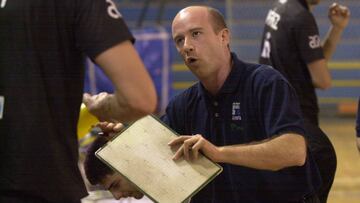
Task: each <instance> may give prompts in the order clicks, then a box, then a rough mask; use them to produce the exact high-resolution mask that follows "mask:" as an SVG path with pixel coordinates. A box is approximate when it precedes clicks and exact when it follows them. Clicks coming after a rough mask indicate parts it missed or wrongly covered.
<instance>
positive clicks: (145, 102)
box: [83, 41, 157, 122]
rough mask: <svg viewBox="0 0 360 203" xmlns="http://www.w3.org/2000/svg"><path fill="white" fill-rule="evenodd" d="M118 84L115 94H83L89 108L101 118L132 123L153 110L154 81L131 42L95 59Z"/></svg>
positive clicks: (115, 84) (121, 44)
mask: <svg viewBox="0 0 360 203" xmlns="http://www.w3.org/2000/svg"><path fill="white" fill-rule="evenodd" d="M95 62H96V63H97V64H98V65H99V66H100V67H102V69H103V70H104V72H105V74H106V75H107V76H108V77H109V78H110V80H111V81H112V83H113V84H114V87H115V94H113V95H112V94H106V93H103V94H100V95H95V96H92V97H90V96H89V95H84V99H83V101H84V103H85V105H86V106H87V107H88V109H89V111H90V112H91V113H93V114H94V115H96V116H97V117H98V118H99V119H100V120H107V121H118V122H130V121H134V120H136V119H138V118H141V117H143V116H145V115H147V114H149V113H152V112H154V110H155V108H156V103H157V97H156V92H155V87H154V84H153V83H152V80H151V78H150V76H149V74H148V72H147V71H146V69H145V67H144V64H143V63H142V61H141V59H140V57H139V55H138V53H137V52H136V50H135V48H134V47H133V45H132V44H131V42H130V41H126V42H123V43H120V44H118V45H116V46H114V47H112V48H110V49H108V50H106V51H105V52H103V53H101V54H100V55H99V56H97V57H96V58H95Z"/></svg>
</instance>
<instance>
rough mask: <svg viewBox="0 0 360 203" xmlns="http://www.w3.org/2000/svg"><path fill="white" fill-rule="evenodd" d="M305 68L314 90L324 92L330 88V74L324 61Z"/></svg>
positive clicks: (315, 62) (321, 60) (310, 64)
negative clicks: (307, 70)
mask: <svg viewBox="0 0 360 203" xmlns="http://www.w3.org/2000/svg"><path fill="white" fill-rule="evenodd" d="M307 67H308V69H309V72H310V75H311V80H312V83H313V85H314V87H315V88H319V89H322V90H325V89H328V88H330V87H331V74H330V71H329V69H328V66H327V62H326V60H325V59H320V60H317V61H314V62H312V63H309V64H307Z"/></svg>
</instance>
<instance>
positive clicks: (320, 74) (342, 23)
mask: <svg viewBox="0 0 360 203" xmlns="http://www.w3.org/2000/svg"><path fill="white" fill-rule="evenodd" d="M328 16H329V19H330V22H331V24H332V25H331V27H330V29H329V32H328V34H327V36H326V37H325V40H324V43H323V51H324V57H325V59H321V60H317V61H314V62H312V63H310V64H307V66H308V68H309V71H310V74H311V78H312V82H313V85H314V87H315V88H319V89H323V90H325V89H328V88H330V87H331V75H330V71H329V69H328V66H327V62H328V61H329V60H330V59H331V57H332V55H333V54H334V52H335V49H336V46H337V44H338V43H339V41H340V38H341V35H342V32H343V30H344V29H345V28H346V26H347V25H348V23H349V19H350V11H349V9H348V8H347V7H344V6H341V5H339V4H336V3H334V4H332V5H331V6H330V8H329V13H328Z"/></svg>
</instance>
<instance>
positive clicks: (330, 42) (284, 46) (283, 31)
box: [259, 0, 350, 203]
mask: <svg viewBox="0 0 360 203" xmlns="http://www.w3.org/2000/svg"><path fill="white" fill-rule="evenodd" d="M318 3H320V0H277V1H276V2H275V4H274V7H273V8H271V9H270V10H269V13H268V15H267V18H266V24H265V28H264V33H263V38H262V48H261V53H260V61H259V62H260V63H261V64H268V65H271V66H272V67H274V68H275V69H277V70H278V71H279V72H281V73H282V74H283V75H284V77H286V79H287V80H288V81H289V82H290V84H291V85H292V86H293V87H294V88H295V91H296V93H297V95H298V97H299V98H298V99H299V103H300V107H301V111H302V114H303V116H304V118H305V130H306V133H307V134H308V135H309V136H308V140H309V147H310V150H311V152H312V153H313V155H314V158H315V162H316V163H317V165H318V168H319V170H320V174H321V178H322V186H321V188H320V189H319V191H318V195H319V198H320V200H321V202H323V203H325V202H326V201H327V196H328V193H329V191H330V189H331V186H332V183H333V180H334V176H335V171H336V154H335V150H334V147H333V145H332V144H331V142H330V140H329V138H328V137H327V136H326V135H325V133H324V132H323V131H322V130H321V129H320V127H319V118H318V112H319V107H318V103H317V98H316V93H315V88H319V89H327V88H329V87H330V86H331V75H330V72H329V69H328V67H327V63H328V61H329V60H330V59H331V57H332V55H333V53H334V51H335V49H336V45H337V44H338V42H339V41H340V38H341V34H342V32H343V30H344V29H345V27H346V26H347V25H348V22H349V16H350V12H349V10H348V8H346V7H344V6H342V5H339V4H335V3H334V4H332V5H331V6H330V8H329V11H328V16H329V19H330V22H331V28H330V30H329V32H328V35H327V36H326V38H325V40H324V42H323V43H321V40H320V36H319V30H318V26H317V24H316V21H315V18H314V16H313V14H312V13H311V10H312V9H313V7H314V6H316V5H317V4H318Z"/></svg>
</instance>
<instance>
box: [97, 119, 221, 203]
mask: <svg viewBox="0 0 360 203" xmlns="http://www.w3.org/2000/svg"><path fill="white" fill-rule="evenodd" d="M176 136H178V135H177V133H175V132H174V131H172V130H171V129H170V128H169V127H167V126H166V125H165V124H164V123H162V122H161V121H160V120H158V119H157V118H155V117H154V116H151V115H149V116H146V117H143V118H141V119H139V120H138V121H136V122H134V123H133V124H131V125H130V126H129V127H127V128H126V129H124V130H123V131H122V132H120V133H119V134H117V135H116V136H114V138H112V139H111V140H110V141H109V142H108V143H107V144H106V145H105V146H103V147H102V148H100V149H99V150H97V151H96V153H95V155H96V156H97V157H98V158H99V159H100V160H102V161H103V162H104V163H105V164H107V165H108V166H110V167H111V168H112V169H113V170H115V171H117V172H119V173H120V174H121V175H123V176H124V177H125V178H126V179H128V180H129V181H130V182H132V183H133V184H134V185H135V186H136V187H137V188H138V189H139V190H140V191H142V192H143V193H144V194H145V195H146V196H148V197H149V198H150V199H152V200H153V201H154V202H161V203H162V202H174V203H176V202H185V201H187V200H188V199H189V198H190V197H191V196H193V195H194V194H195V193H197V192H198V191H199V190H201V189H202V188H203V187H204V186H205V185H206V184H207V183H209V182H210V181H211V180H213V179H214V178H215V177H216V176H217V175H218V174H220V173H221V171H222V167H221V166H220V165H218V164H216V163H214V162H212V161H211V160H209V159H208V158H206V157H205V156H203V155H201V154H199V159H197V160H196V161H191V162H189V161H186V160H184V159H181V160H178V161H173V160H172V157H173V155H174V153H175V151H176V149H171V148H170V147H169V146H168V145H167V143H168V142H170V141H171V140H173V139H174V138H176Z"/></svg>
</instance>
